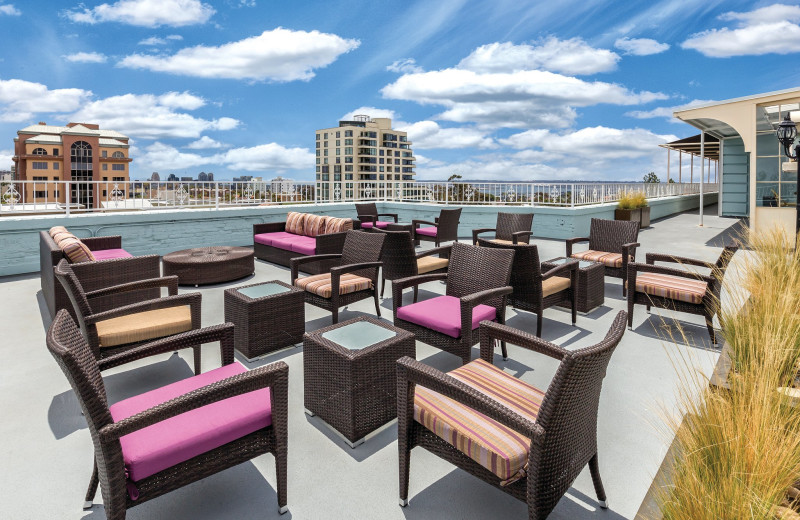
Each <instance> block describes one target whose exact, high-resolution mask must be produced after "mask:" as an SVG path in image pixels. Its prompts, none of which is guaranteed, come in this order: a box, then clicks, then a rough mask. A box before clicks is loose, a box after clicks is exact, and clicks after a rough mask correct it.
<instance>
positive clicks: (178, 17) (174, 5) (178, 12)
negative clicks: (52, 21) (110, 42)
mask: <svg viewBox="0 0 800 520" xmlns="http://www.w3.org/2000/svg"><path fill="white" fill-rule="evenodd" d="M215 12H216V11H215V10H214V8H213V7H211V6H210V5H208V4H204V3H202V2H201V1H200V0H119V1H117V2H115V3H114V4H110V5H109V4H100V5H98V6H97V7H94V8H92V9H89V8H86V7H83V6H82V5H81V6H80V7H78V8H77V9H74V10H72V11H66V12H65V15H66V17H67V18H69V19H70V20H72V21H73V22H79V23H90V24H94V23H100V22H119V23H124V24H128V25H136V26H139V27H160V26H162V25H167V26H171V27H183V26H186V25H196V24H203V23H206V22H207V21H208V20H209V19H210V18H211V16H212V15H213V14H214V13H215Z"/></svg>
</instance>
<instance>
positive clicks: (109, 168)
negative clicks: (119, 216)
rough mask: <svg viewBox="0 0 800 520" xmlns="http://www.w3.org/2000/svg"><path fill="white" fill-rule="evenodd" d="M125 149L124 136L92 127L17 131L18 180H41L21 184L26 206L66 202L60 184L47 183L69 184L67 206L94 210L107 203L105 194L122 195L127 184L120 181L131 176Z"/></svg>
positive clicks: (35, 127) (42, 126)
mask: <svg viewBox="0 0 800 520" xmlns="http://www.w3.org/2000/svg"><path fill="white" fill-rule="evenodd" d="M129 148H130V146H129V145H128V136H126V135H123V134H121V133H119V132H115V131H114V130H101V129H100V127H99V126H98V125H95V124H89V123H69V124H68V125H67V126H51V125H48V124H47V123H44V122H40V123H39V124H36V125H31V126H28V127H25V128H23V129H22V130H19V131H17V137H15V138H14V157H13V160H14V166H15V168H16V180H18V181H39V182H37V183H24V186H22V189H24V190H25V194H24V200H25V201H26V202H37V203H38V202H57V203H62V204H63V203H65V202H66V201H67V194H66V193H65V191H64V189H63V184H60V183H54V182H51V181H72V182H71V183H70V199H69V200H70V203H71V204H73V205H79V206H83V207H86V208H97V207H100V206H101V201H103V200H106V198H107V197H108V193H109V190H113V191H114V192H115V195H116V196H121V197H124V196H125V189H126V187H127V186H126V185H124V184H118V183H122V182H126V181H128V180H129V178H130V177H129V175H130V165H129V163H130V162H131V160H132V159H131V158H130V156H129V153H128V152H129ZM87 181H107V182H108V183H109V184H108V185H103V184H89V183H88V182H87ZM114 183H117V186H116V187H115V186H114ZM104 192H105V193H104Z"/></svg>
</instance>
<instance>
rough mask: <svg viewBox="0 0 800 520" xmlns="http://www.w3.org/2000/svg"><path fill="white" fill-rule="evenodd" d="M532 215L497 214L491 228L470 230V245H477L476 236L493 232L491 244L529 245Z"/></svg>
mask: <svg viewBox="0 0 800 520" xmlns="http://www.w3.org/2000/svg"><path fill="white" fill-rule="evenodd" d="M531 226H533V213H502V212H500V213H498V214H497V224H496V225H495V227H493V228H481V229H473V230H472V243H473V244H477V243H478V235H480V234H481V233H488V232H490V231H494V239H491V240H492V241H493V242H497V243H500V244H529V243H530V240H531V235H532V234H533V232H532V231H531Z"/></svg>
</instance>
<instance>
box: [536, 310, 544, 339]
mask: <svg viewBox="0 0 800 520" xmlns="http://www.w3.org/2000/svg"><path fill="white" fill-rule="evenodd" d="M542 314H544V311H539V313H538V314H537V315H536V336H538V337H540V338H541V337H542Z"/></svg>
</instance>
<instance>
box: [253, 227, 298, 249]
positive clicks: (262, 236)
mask: <svg viewBox="0 0 800 520" xmlns="http://www.w3.org/2000/svg"><path fill="white" fill-rule="evenodd" d="M296 236H297V235H295V234H293V233H287V232H286V231H275V232H274V233H259V234H258V235H253V242H257V243H259V244H264V245H265V246H271V245H272V240H273V239H275V238H291V237H296Z"/></svg>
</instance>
